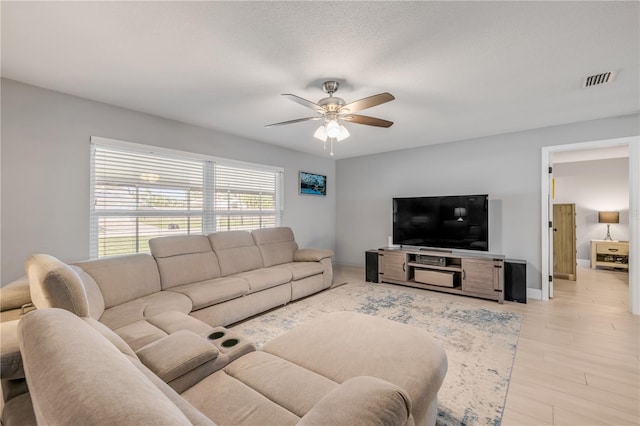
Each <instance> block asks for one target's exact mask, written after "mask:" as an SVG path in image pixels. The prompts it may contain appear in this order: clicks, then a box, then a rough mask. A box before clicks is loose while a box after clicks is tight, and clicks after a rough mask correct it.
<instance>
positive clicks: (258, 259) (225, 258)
mask: <svg viewBox="0 0 640 426" xmlns="http://www.w3.org/2000/svg"><path fill="white" fill-rule="evenodd" d="M208 238H209V242H210V243H211V247H212V248H213V251H214V252H215V253H216V256H218V262H219V263H220V272H221V274H222V276H227V275H233V274H237V273H239V272H245V271H253V270H255V269H260V268H262V267H263V264H262V255H261V254H260V249H259V248H258V246H256V243H255V241H253V237H252V236H251V233H250V232H247V231H225V232H216V233H214V234H209V235H208Z"/></svg>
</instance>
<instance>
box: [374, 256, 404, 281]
mask: <svg viewBox="0 0 640 426" xmlns="http://www.w3.org/2000/svg"><path fill="white" fill-rule="evenodd" d="M378 270H379V277H380V281H383V280H385V279H390V280H399V281H408V280H409V268H407V254H406V253H403V252H389V251H385V252H382V253H380V254H379V255H378Z"/></svg>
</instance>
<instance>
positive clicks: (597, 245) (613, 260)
mask: <svg viewBox="0 0 640 426" xmlns="http://www.w3.org/2000/svg"><path fill="white" fill-rule="evenodd" d="M596 266H606V267H609V268H620V269H626V270H629V241H605V240H591V269H596Z"/></svg>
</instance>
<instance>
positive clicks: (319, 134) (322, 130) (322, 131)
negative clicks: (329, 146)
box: [313, 124, 327, 142]
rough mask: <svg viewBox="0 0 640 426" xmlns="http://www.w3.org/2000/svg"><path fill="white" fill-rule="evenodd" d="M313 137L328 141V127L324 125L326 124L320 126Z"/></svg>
mask: <svg viewBox="0 0 640 426" xmlns="http://www.w3.org/2000/svg"><path fill="white" fill-rule="evenodd" d="M313 137H314V138H316V139H318V140H321V141H322V142H326V141H327V128H326V127H324V124H323V125H322V126H320V127H318V130H316V132H315V133H314V134H313Z"/></svg>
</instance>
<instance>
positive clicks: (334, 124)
mask: <svg viewBox="0 0 640 426" xmlns="http://www.w3.org/2000/svg"><path fill="white" fill-rule="evenodd" d="M339 86H340V84H339V83H338V82H337V81H333V80H329V81H325V82H324V83H322V90H324V91H325V92H326V93H328V94H329V96H328V97H326V98H322V99H320V100H319V101H318V102H317V103H314V102H311V101H308V100H306V99H303V98H301V97H300V96H296V95H292V94H290V93H286V94H283V95H282V96H286V97H288V98H289V99H291V100H292V101H293V102H295V103H298V104H300V105H302V106H305V107H307V108H309V109H312V110H314V111H315V112H316V113H318V114H319V115H317V116H314V117H306V118H298V119H295V120H289V121H283V122H280V123H273V124H268V125H266V126H265V127H272V126H282V125H285V124H293V123H301V122H303V121H316V120H323V124H322V125H321V126H320V127H318V130H316V132H315V133H314V135H313V136H314V137H315V138H316V139H319V140H321V141H323V142H324V143H325V148H326V143H327V140H328V141H330V142H331V155H333V142H334V141H338V142H339V141H341V140H344V139H346V138H348V137H349V131H348V130H347V128H346V127H344V126H343V125H342V124H341V123H340V122H341V121H346V122H349V123H357V124H364V125H367V126H376V127H391V126H392V125H393V122H392V121H388V120H383V119H381V118H375V117H369V116H366V115H360V114H354V113H355V112H359V111H362V110H363V109H367V108H371V107H374V106H377V105H380V104H383V103H385V102H389V101H392V100H394V99H395V98H394V97H393V95H392V94H390V93H386V92H385V93H379V94H377V95H373V96H369V97H367V98H363V99H359V100H357V101H353V102H350V103H346V102H345V101H344V99H342V98H338V97H336V96H333V94H334V93H335V92H337V91H338V87H339Z"/></svg>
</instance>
